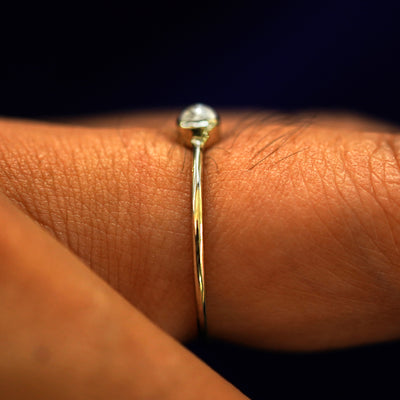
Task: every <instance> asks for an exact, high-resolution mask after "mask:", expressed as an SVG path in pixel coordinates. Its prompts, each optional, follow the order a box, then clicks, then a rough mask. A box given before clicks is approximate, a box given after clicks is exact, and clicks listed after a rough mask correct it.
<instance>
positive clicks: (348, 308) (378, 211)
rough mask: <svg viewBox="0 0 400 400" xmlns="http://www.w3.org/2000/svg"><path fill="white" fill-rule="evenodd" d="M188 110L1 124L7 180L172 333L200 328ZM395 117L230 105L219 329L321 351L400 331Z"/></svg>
mask: <svg viewBox="0 0 400 400" xmlns="http://www.w3.org/2000/svg"><path fill="white" fill-rule="evenodd" d="M175 114H176V113H174V112H166V113H161V112H160V113H152V112H147V113H145V112H143V113H141V114H139V115H117V116H108V117H97V118H80V119H75V120H69V121H61V120H59V121H53V122H34V121H24V120H13V119H2V120H1V121H0V190H1V191H2V192H3V193H4V194H5V195H6V196H7V197H8V198H9V199H10V200H11V202H13V203H14V204H15V205H17V206H18V207H19V208H20V209H21V210H22V211H24V212H25V213H26V214H27V215H28V216H29V217H31V218H32V219H33V220H34V221H36V222H38V223H39V224H40V225H41V226H43V227H44V228H46V229H47V230H48V231H49V232H50V233H51V234H52V235H53V236H55V237H56V238H57V239H58V240H59V241H60V242H61V243H62V244H64V245H65V246H66V247H67V248H68V249H70V250H71V251H72V252H74V253H75V254H76V255H78V256H79V257H80V258H81V259H82V261H83V262H84V263H85V264H86V265H88V266H89V267H90V268H91V269H92V270H93V271H94V272H95V273H96V274H97V275H99V276H100V277H101V278H103V279H104V280H105V281H106V282H107V283H108V284H109V285H111V287H113V288H114V289H115V290H117V291H118V292H119V293H120V294H122V296H123V297H125V298H126V299H127V300H128V301H129V302H130V303H131V304H132V305H134V306H135V307H136V308H137V309H138V310H140V311H141V312H143V313H144V314H145V315H146V316H147V317H148V318H149V319H151V320H152V321H154V322H155V323H156V324H157V325H158V326H159V327H161V328H162V329H163V330H164V331H166V332H168V333H169V334H170V335H172V336H174V337H175V338H177V339H179V340H188V339H190V338H193V337H194V336H195V335H196V316H195V309H196V308H195V303H194V288H193V271H192V248H191V246H192V238H191V214H190V213H191V211H190V180H191V152H190V149H186V148H184V147H182V146H181V145H179V144H178V143H177V141H176V134H175V128H174V117H175ZM394 132H396V127H393V126H390V125H388V124H384V123H380V122H377V121H372V120H368V119H363V118H361V117H358V116H352V115H325V114H318V113H315V114H303V115H282V114H278V113H264V112H251V111H248V112H242V113H240V112H225V113H222V136H221V140H220V142H219V143H217V144H216V145H214V146H213V147H211V148H210V149H207V151H206V154H205V168H204V181H203V183H204V190H203V195H204V235H205V268H206V285H207V287H206V289H207V307H208V309H207V311H208V327H209V333H210V335H211V336H215V337H218V338H221V339H226V340H231V341H235V342H238V343H244V344H248V345H252V346H258V347H262V348H269V349H283V350H301V351H304V350H306V351H308V350H319V349H329V348H338V347H346V346H352V345H359V344H364V343H372V342H377V341H385V340H390V339H395V338H399V337H400V319H399V317H398V316H399V311H400V268H399V267H400V258H399V240H400V225H399V215H400V214H399V211H400V209H399V205H400V170H399V144H400V141H399V139H398V138H397V136H396V134H395V133H394Z"/></svg>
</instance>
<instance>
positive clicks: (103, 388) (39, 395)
mask: <svg viewBox="0 0 400 400" xmlns="http://www.w3.org/2000/svg"><path fill="white" fill-rule="evenodd" d="M0 220H1V222H2V229H1V231H0V260H1V263H0V264H1V266H0V309H1V312H0V315H1V318H0V393H1V398H2V399H7V400H8V399H30V400H32V399H41V400H43V399H74V400H77V399H85V400H87V399H121V400H123V399H165V398H170V399H185V400H186V399H205V398H216V399H238V400H239V399H245V398H246V397H245V396H244V395H242V394H240V393H239V392H238V391H237V390H236V389H234V388H233V386H231V385H230V384H228V383H227V382H226V381H224V380H223V379H222V378H221V377H219V376H218V375H217V374H216V373H215V372H213V371H212V370H211V369H209V368H208V367H207V366H206V365H205V364H203V363H202V362H201V361H200V360H198V359H197V358H196V357H194V356H193V355H192V354H190V353H189V352H188V351H187V350H186V349H184V348H183V347H182V346H181V345H179V344H178V343H177V342H175V341H174V340H173V339H172V338H170V337H169V336H167V335H166V334H165V333H163V332H162V331H161V330H160V329H159V328H157V327H156V326H155V325H153V324H152V323H151V322H150V321H148V320H147V319H146V318H145V317H144V316H143V315H142V314H141V313H140V312H138V311H137V310H136V309H134V308H133V307H132V306H131V305H130V304H129V303H128V302H126V301H125V300H124V299H123V298H122V297H121V296H120V295H118V294H117V293H116V292H115V291H114V290H113V289H111V288H110V286H109V285H107V284H106V283H105V282H104V281H103V280H101V279H100V278H99V277H98V276H96V275H95V274H94V273H93V272H92V271H90V270H89V268H87V267H86V266H85V265H84V264H83V263H82V262H81V261H80V260H79V259H78V258H77V257H76V256H74V255H73V254H72V253H71V252H70V251H69V250H67V249H66V248H65V247H64V246H62V245H61V244H60V243H58V242H57V241H56V240H54V238H52V237H51V236H50V235H49V234H48V233H47V232H45V231H44V230H43V229H42V228H41V227H40V226H39V225H38V224H37V223H35V222H34V221H32V220H31V219H30V218H29V217H28V216H26V215H24V214H23V213H22V212H21V211H20V210H18V209H17V208H16V207H15V206H14V205H12V204H11V203H10V202H9V200H8V199H6V198H5V197H4V196H3V195H0Z"/></svg>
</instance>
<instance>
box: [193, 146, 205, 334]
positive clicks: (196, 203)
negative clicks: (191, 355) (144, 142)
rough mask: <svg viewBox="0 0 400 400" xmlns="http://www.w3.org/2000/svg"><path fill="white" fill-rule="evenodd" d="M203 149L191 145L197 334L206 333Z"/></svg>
mask: <svg viewBox="0 0 400 400" xmlns="http://www.w3.org/2000/svg"><path fill="white" fill-rule="evenodd" d="M202 167H203V150H202V149H201V147H200V145H193V178H192V218H193V219H192V221H193V267H194V276H195V279H194V285H195V291H196V303H197V325H198V329H199V334H200V335H201V336H205V335H206V333H207V314H206V287H205V281H204V243H203V197H202V192H201V183H202V182H201V181H202Z"/></svg>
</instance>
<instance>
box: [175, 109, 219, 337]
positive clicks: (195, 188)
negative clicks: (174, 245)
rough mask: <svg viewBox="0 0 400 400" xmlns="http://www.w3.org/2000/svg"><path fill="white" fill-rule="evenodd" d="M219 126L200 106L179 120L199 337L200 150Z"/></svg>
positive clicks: (202, 324)
mask: <svg viewBox="0 0 400 400" xmlns="http://www.w3.org/2000/svg"><path fill="white" fill-rule="evenodd" d="M218 125H219V117H218V114H217V113H216V112H215V111H214V110H213V109H212V108H211V107H208V106H206V105H204V104H201V103H198V104H193V105H192V106H189V107H187V108H185V109H184V110H183V111H182V113H181V114H180V116H179V118H178V127H179V133H180V139H181V141H182V142H183V143H184V144H186V145H187V146H190V147H192V149H193V168H192V174H193V175H192V229H193V268H194V287H195V296H196V307H197V326H198V330H199V334H200V336H201V337H205V336H206V335H207V314H206V287H205V275H204V236H203V198H202V168H203V150H204V149H205V148H206V147H208V146H209V145H210V144H212V143H213V142H215V141H216V140H217V135H218V130H217V127H218ZM211 131H212V132H211Z"/></svg>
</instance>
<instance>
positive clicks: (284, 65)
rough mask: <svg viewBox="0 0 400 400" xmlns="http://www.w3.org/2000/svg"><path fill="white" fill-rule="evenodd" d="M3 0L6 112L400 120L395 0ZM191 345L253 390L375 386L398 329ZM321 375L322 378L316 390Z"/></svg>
mask: <svg viewBox="0 0 400 400" xmlns="http://www.w3.org/2000/svg"><path fill="white" fill-rule="evenodd" d="M55 3H56V4H54V5H53V6H50V5H49V4H47V5H46V6H45V7H40V5H39V4H38V3H34V2H32V4H31V5H29V6H28V5H21V4H20V3H13V4H9V5H7V7H5V6H4V5H2V7H3V8H2V12H1V19H2V22H1V26H0V33H1V35H0V43H1V49H0V93H1V96H0V114H2V115H6V116H22V117H35V118H40V117H44V116H55V115H69V114H71V115H73V114H78V113H80V114H85V113H92V112H102V111H113V110H123V109H125V110H128V109H138V108H146V107H168V106H179V107H180V106H183V105H186V104H189V103H192V102H196V101H203V102H205V103H208V104H211V105H213V106H216V107H218V106H257V107H266V108H274V109H290V110H292V109H304V108H315V107H318V108H340V109H350V110H356V111H361V112H364V113H367V114H369V115H372V116H377V117H380V118H383V119H386V120H390V121H392V122H400V114H399V112H398V98H399V92H400V79H399V71H400V62H399V57H398V53H399V37H400V24H399V22H398V21H399V17H400V6H399V5H398V4H397V3H396V2H389V1H388V2H385V1H375V2H371V1H356V0H347V1H343V0H336V1H284V0H282V1H272V2H268V1H264V2H262V3H260V4H259V3H253V2H251V1H246V2H241V3H234V2H225V3H223V2H215V1H214V2H207V1H201V2H200V1H197V2H195V1H193V2H186V3H181V4H178V3H177V2H174V3H171V2H165V3H163V4H156V3H152V2H141V3H135V2H132V3H131V5H130V6H129V8H127V7H123V6H121V5H120V4H116V3H113V4H107V5H106V6H102V5H101V4H96V5H95V6H93V7H88V6H86V7H84V6H83V5H82V2H81V3H80V4H79V3H78V4H73V3H72V2H69V3H68V4H65V5H63V4H62V3H59V2H55ZM189 347H190V348H191V349H193V350H194V351H195V352H197V353H198V354H199V355H200V356H202V357H203V358H205V359H206V360H207V361H208V362H210V363H211V365H213V366H214V367H215V368H216V369H217V370H218V371H219V372H220V373H222V374H223V375H225V376H227V377H228V378H229V379H231V380H232V381H233V383H234V384H236V385H238V386H239V387H240V388H241V389H242V390H244V391H245V393H246V394H248V395H250V396H252V397H253V398H256V399H257V398H267V396H268V397H269V396H270V395H271V393H275V394H276V393H279V394H281V395H283V394H285V393H289V392H290V393H293V392H296V394H298V395H305V394H307V395H311V394H315V395H316V396H319V395H321V396H323V397H325V395H324V394H326V393H327V392H332V391H337V392H338V393H339V394H341V393H344V392H345V393H349V392H350V393H353V394H354V395H355V396H357V397H358V396H359V394H360V392H363V393H365V394H367V393H369V392H370V390H371V389H372V387H373V386H375V387H376V386H381V387H387V386H388V384H390V383H394V382H395V380H394V379H393V380H392V378H391V374H392V369H391V368H390V367H389V365H390V364H391V363H393V362H397V360H398V359H399V358H400V350H399V345H398V344H397V343H393V344H386V345H379V346H373V347H364V348H360V349H353V350H346V351H340V352H334V353H325V354H314V355H287V354H275V353H269V352H256V351H254V350H249V349H244V348H241V347H236V346H232V345H228V344H222V343H211V344H209V345H208V346H203V345H201V344H198V343H191V344H189ZM318 383H323V384H324V389H323V392H320V391H319V390H320V388H319V386H318V385H317V384H318Z"/></svg>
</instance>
